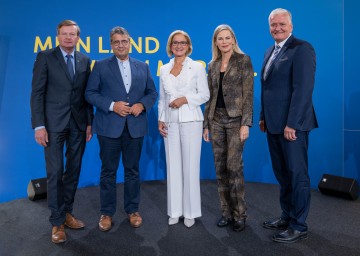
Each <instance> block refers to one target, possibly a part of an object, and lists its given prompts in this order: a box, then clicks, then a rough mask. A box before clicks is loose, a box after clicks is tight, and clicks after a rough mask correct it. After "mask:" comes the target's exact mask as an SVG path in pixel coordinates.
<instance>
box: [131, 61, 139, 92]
mask: <svg viewBox="0 0 360 256" xmlns="http://www.w3.org/2000/svg"><path fill="white" fill-rule="evenodd" d="M129 62H130V72H131V86H130V90H129V93H130V91H131V90H132V88H133V85H135V84H136V83H137V81H136V80H137V74H138V64H137V63H136V61H134V60H133V59H131V58H130V57H129Z"/></svg>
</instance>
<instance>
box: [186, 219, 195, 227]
mask: <svg viewBox="0 0 360 256" xmlns="http://www.w3.org/2000/svg"><path fill="white" fill-rule="evenodd" d="M184 224H185V226H187V227H188V228H191V227H192V226H193V225H194V224H195V219H188V218H185V219H184Z"/></svg>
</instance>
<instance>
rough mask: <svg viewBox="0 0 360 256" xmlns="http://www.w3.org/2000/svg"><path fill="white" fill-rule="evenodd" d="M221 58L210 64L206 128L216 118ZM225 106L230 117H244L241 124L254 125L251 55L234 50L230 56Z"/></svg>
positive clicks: (224, 87) (225, 88) (225, 77)
mask: <svg viewBox="0 0 360 256" xmlns="http://www.w3.org/2000/svg"><path fill="white" fill-rule="evenodd" d="M220 68H221V59H219V60H216V61H213V62H211V63H210V65H209V70H208V84H209V90H210V100H209V101H208V102H207V103H206V106H205V115H204V128H209V127H208V126H209V122H211V121H212V120H213V118H214V112H215V109H216V101H217V96H218V92H219V79H220ZM222 88H223V95H224V102H225V107H226V111H227V113H228V115H229V116H230V117H240V116H241V117H242V118H241V125H247V126H252V121H253V94H254V71H253V67H252V64H251V60H250V57H249V56H247V55H245V54H239V53H236V52H234V53H233V55H232V56H231V57H230V60H229V63H228V66H227V68H226V71H225V74H224V78H223V80H222Z"/></svg>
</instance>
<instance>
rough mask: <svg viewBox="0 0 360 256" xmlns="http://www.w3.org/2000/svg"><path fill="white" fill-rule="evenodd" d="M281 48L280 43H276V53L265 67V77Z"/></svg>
mask: <svg viewBox="0 0 360 256" xmlns="http://www.w3.org/2000/svg"><path fill="white" fill-rule="evenodd" d="M280 49H281V47H280V45H276V46H275V50H274V54H273V56H272V58H271V60H270V63H269V65H268V66H267V68H266V69H265V72H264V74H265V75H264V78H266V77H267V75H268V72H269V69H270V67H271V65H272V64H273V62H274V60H275V59H276V56H277V55H278V53H279V52H280Z"/></svg>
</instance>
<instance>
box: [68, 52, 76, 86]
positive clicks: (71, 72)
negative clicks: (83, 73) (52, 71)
mask: <svg viewBox="0 0 360 256" xmlns="http://www.w3.org/2000/svg"><path fill="white" fill-rule="evenodd" d="M72 57H73V56H72V55H70V54H68V55H66V58H67V61H66V64H67V67H68V71H69V74H70V78H71V81H74V76H75V75H74V66H73V64H72V61H71V58H72Z"/></svg>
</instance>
